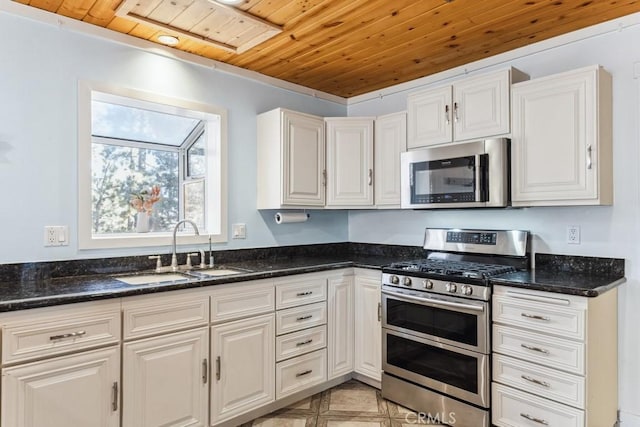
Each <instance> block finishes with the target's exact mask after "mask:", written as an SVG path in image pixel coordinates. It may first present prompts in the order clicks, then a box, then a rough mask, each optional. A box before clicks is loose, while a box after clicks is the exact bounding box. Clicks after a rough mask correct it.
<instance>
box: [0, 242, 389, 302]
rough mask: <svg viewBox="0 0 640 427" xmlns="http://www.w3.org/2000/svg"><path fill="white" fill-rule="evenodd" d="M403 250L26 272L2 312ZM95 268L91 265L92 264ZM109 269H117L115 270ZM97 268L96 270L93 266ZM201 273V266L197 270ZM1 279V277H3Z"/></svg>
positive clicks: (383, 261) (263, 275)
mask: <svg viewBox="0 0 640 427" xmlns="http://www.w3.org/2000/svg"><path fill="white" fill-rule="evenodd" d="M397 260H398V258H397V255H391V256H383V255H377V254H358V253H355V254H339V253H338V254H337V255H335V256H327V255H322V256H309V255H307V254H305V255H304V256H288V257H282V256H280V257H273V258H262V257H256V258H253V259H248V260H234V261H231V262H224V263H221V264H218V265H216V268H231V269H234V268H235V269H239V270H246V271H247V272H243V273H240V274H234V275H228V276H219V277H195V276H194V277H185V279H184V280H176V281H171V282H160V283H150V284H144V285H130V284H127V283H124V282H122V281H120V280H117V279H116V278H117V277H119V276H131V275H132V274H138V273H140V274H144V273H153V270H152V269H151V270H149V269H147V270H136V271H135V272H134V271H120V269H117V268H108V269H106V270H107V272H101V273H96V274H84V275H69V276H62V277H55V276H53V277H52V276H51V275H48V276H47V275H45V277H42V275H40V277H37V276H38V275H36V277H32V276H33V275H29V274H27V275H23V276H26V277H22V278H14V279H13V280H6V278H2V279H4V280H0V312H6V311H14V310H24V309H29V308H37V307H46V306H53V305H59V304H69V303H77V302H84V301H93V300H101V299H108V298H120V297H125V296H132V295H142V294H149V293H156V292H165V291H173V290H179V289H191V288H199V287H206V286H215V285H220V284H225V283H236V282H243V281H248V280H258V279H267V278H272V277H281V276H288V275H293V274H303V273H312V272H317V271H328V270H333V269H341V268H348V267H360V268H369V269H380V268H382V266H384V265H387V264H390V263H391V262H394V261H397ZM90 270H91V269H90ZM109 270H112V271H114V273H113V274H109V272H108V271H109ZM91 271H95V269H93V270H91ZM193 271H194V272H195V273H197V269H194V270H193ZM0 278H1V276H0Z"/></svg>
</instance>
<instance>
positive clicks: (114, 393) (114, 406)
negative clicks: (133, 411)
mask: <svg viewBox="0 0 640 427" xmlns="http://www.w3.org/2000/svg"><path fill="white" fill-rule="evenodd" d="M111 410H112V411H114V412H115V411H117V410H118V383H117V382H115V383H113V385H112V386H111Z"/></svg>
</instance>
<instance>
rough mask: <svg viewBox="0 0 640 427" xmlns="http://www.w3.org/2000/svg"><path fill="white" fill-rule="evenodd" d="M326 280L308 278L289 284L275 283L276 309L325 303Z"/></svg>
mask: <svg viewBox="0 0 640 427" xmlns="http://www.w3.org/2000/svg"><path fill="white" fill-rule="evenodd" d="M326 299H327V279H325V278H322V277H308V278H306V279H305V278H302V279H300V280H296V281H295V282H291V283H276V309H277V310H280V309H283V308H289V307H295V306H298V305H302V304H311V303H314V302H320V301H326Z"/></svg>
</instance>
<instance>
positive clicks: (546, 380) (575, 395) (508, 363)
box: [493, 354, 584, 409]
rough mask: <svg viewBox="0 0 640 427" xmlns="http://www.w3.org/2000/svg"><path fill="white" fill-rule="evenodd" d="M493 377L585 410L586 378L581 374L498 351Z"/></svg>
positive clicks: (494, 361) (494, 360)
mask: <svg viewBox="0 0 640 427" xmlns="http://www.w3.org/2000/svg"><path fill="white" fill-rule="evenodd" d="M493 380H494V381H496V382H499V383H501V384H505V385H509V386H512V387H515V388H517V389H520V390H524V391H527V392H529V393H533V394H536V395H538V396H540V397H545V398H547V399H551V400H554V401H556V402H560V403H564V404H567V405H571V406H574V407H576V408H580V409H584V378H583V377H581V376H578V375H572V374H567V373H566V372H560V371H558V370H556V369H550V368H545V367H543V366H539V365H535V364H533V363H529V362H525V361H522V360H518V359H514V358H511V357H506V356H501V355H499V354H494V355H493Z"/></svg>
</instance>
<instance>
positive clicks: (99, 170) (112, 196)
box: [78, 82, 226, 248]
mask: <svg viewBox="0 0 640 427" xmlns="http://www.w3.org/2000/svg"><path fill="white" fill-rule="evenodd" d="M79 89H80V90H79V106H80V108H79V159H78V171H79V193H80V194H79V221H78V223H79V233H78V234H79V243H80V248H101V247H131V246H152V245H153V246H155V245H166V244H168V243H169V242H170V240H168V237H169V236H170V235H171V233H172V232H173V227H174V225H175V224H176V223H177V222H178V221H179V220H182V219H191V220H193V221H194V222H195V223H196V224H198V228H199V230H200V234H201V236H200V237H189V238H187V237H186V236H187V235H189V236H191V235H193V231H192V230H188V231H187V233H185V238H183V240H185V241H188V242H189V243H197V242H205V241H208V238H209V236H211V239H212V241H216V242H220V241H226V209H225V206H226V188H225V183H226V180H225V175H226V162H225V153H226V150H225V148H226V144H225V142H226V141H225V137H226V111H225V110H223V109H219V108H216V107H213V106H210V105H203V104H197V103H193V102H187V101H184V100H176V99H171V98H166V97H162V96H158V95H155V94H149V93H145V92H139V91H134V90H127V89H121V88H114V87H105V86H104V85H97V84H91V83H88V82H81V83H80V88H79Z"/></svg>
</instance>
